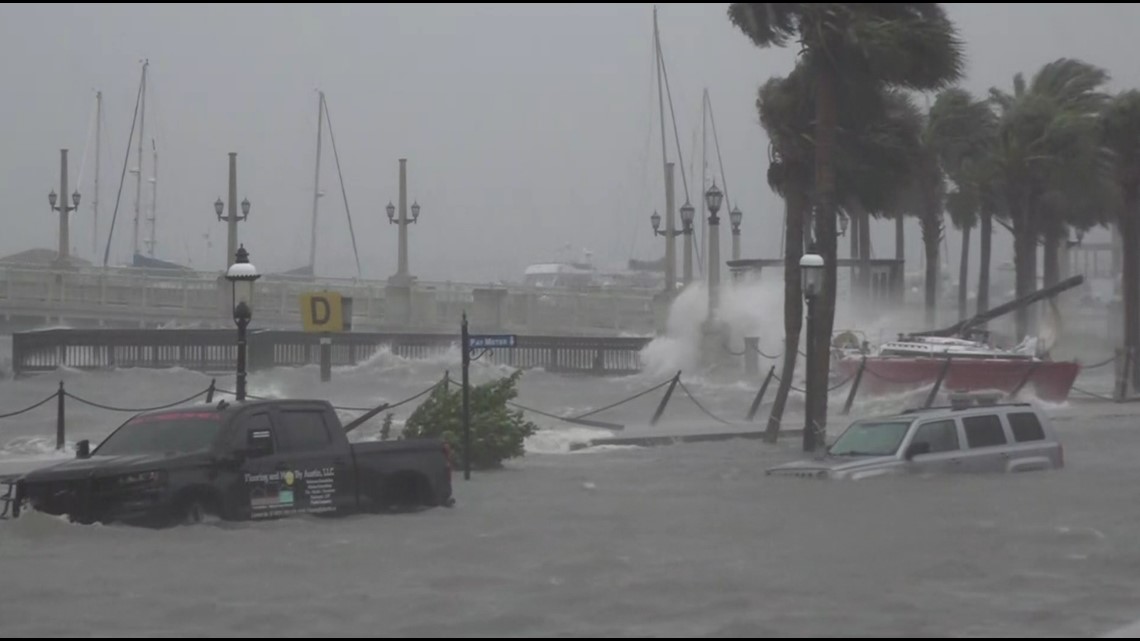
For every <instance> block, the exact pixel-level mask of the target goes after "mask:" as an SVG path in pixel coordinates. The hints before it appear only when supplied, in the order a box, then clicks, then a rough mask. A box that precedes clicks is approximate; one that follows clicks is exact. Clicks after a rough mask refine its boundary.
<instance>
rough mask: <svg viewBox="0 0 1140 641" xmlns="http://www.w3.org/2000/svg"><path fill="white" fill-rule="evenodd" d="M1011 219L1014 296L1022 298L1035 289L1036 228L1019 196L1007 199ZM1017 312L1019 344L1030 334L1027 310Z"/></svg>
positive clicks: (1030, 328)
mask: <svg viewBox="0 0 1140 641" xmlns="http://www.w3.org/2000/svg"><path fill="white" fill-rule="evenodd" d="M1010 214H1011V216H1010V218H1011V219H1012V220H1013V262H1014V268H1015V270H1016V272H1017V278H1016V280H1017V296H1018V298H1020V297H1022V296H1025V295H1027V294H1029V293H1030V292H1032V291H1033V290H1034V289H1036V288H1037V237H1038V233H1037V224H1036V221H1035V220H1034V218H1033V216H1032V215H1030V213H1029V207H1028V202H1027V199H1024V198H1022V197H1020V196H1019V195H1016V194H1015V195H1013V196H1012V197H1011V198H1010ZM1031 307H1032V306H1031V305H1030V306H1024V307H1020V308H1018V309H1017V311H1016V312H1015V318H1016V321H1017V336H1016V338H1015V340H1018V341H1020V340H1021V339H1023V338H1025V337H1026V336H1028V335H1029V333H1030V331H1032V327H1031V324H1030V315H1029V313H1030V308H1031Z"/></svg>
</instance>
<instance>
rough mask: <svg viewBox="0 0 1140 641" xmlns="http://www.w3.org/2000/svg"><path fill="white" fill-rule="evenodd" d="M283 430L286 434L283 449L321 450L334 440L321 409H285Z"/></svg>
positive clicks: (282, 420) (282, 413)
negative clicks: (330, 435)
mask: <svg viewBox="0 0 1140 641" xmlns="http://www.w3.org/2000/svg"><path fill="white" fill-rule="evenodd" d="M281 431H282V432H283V433H284V435H285V438H284V443H282V446H283V447H282V449H284V450H287V451H294V452H296V451H304V450H319V449H323V448H325V447H328V445H329V443H331V442H332V439H331V438H330V437H329V430H328V426H327V425H325V413H324V412H323V411H321V410H283V411H282V412H281Z"/></svg>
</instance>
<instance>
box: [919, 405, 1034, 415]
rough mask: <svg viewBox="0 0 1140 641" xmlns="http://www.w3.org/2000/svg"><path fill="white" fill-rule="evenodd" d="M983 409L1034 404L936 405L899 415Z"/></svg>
mask: <svg viewBox="0 0 1140 641" xmlns="http://www.w3.org/2000/svg"><path fill="white" fill-rule="evenodd" d="M983 407H995V408H996V407H1033V404H1032V403H1026V402H1020V403H976V404H959V403H954V404H951V405H935V406H932V407H911V408H908V409H905V410H903V411H901V412H899V414H918V413H920V412H934V411H944V410H950V411H954V412H957V411H961V410H972V409H980V408H983Z"/></svg>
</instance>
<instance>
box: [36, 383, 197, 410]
mask: <svg viewBox="0 0 1140 641" xmlns="http://www.w3.org/2000/svg"><path fill="white" fill-rule="evenodd" d="M209 391H210V388H206V389H204V390H202V391H201V392H198V393H197V394H195V395H193V396H190V397H188V398H184V399H182V400H180V401H175V402H174V403H167V404H165V405H158V406H156V407H141V408H133V407H115V406H113V405H104V404H102V403H96V402H95V401H89V400H87V399H85V398H80V397H78V396H76V395H74V394H72V393H71V392H68V391H64V392H63V395H64V396H67V397H68V398H70V399H72V400H76V401H79V402H80V403H83V404H84V405H90V406H91V407H97V408H99V409H101V410H108V411H111V412H154V411H157V410H165V409H170V408H171V407H176V406H178V405H182V404H184V403H189V402H190V401H192V400H194V399H196V398H198V397H199V396H204V395H206V394H207V393H208V392H209ZM215 391H216V390H215ZM57 393H58V392H57Z"/></svg>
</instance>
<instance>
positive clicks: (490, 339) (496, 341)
mask: <svg viewBox="0 0 1140 641" xmlns="http://www.w3.org/2000/svg"><path fill="white" fill-rule="evenodd" d="M517 340H518V337H517V336H515V335H514V334H504V335H501V336H468V337H467V344H468V347H469V348H470V349H491V348H493V347H514V346H515V343H516V342H517Z"/></svg>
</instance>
